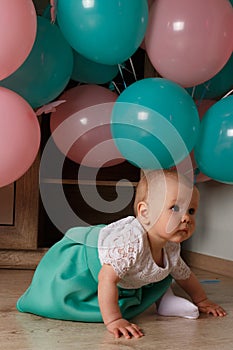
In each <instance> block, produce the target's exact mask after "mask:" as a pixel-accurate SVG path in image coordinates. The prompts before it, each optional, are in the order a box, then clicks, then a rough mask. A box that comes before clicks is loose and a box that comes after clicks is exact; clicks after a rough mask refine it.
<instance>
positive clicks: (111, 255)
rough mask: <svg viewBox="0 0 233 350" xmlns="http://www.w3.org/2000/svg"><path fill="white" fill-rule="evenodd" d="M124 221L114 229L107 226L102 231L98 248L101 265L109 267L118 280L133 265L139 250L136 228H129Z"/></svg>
mask: <svg viewBox="0 0 233 350" xmlns="http://www.w3.org/2000/svg"><path fill="white" fill-rule="evenodd" d="M125 221H126V220H125ZM125 221H123V224H122V222H121V221H120V222H119V223H120V224H119V223H117V225H116V227H114V226H113V225H109V226H107V227H105V228H104V229H102V230H101V233H100V239H99V247H98V250H99V259H100V262H101V264H102V265H103V264H108V265H111V266H112V267H113V269H114V270H115V272H116V274H117V275H118V277H119V278H122V277H123V276H124V275H125V274H126V273H127V272H128V271H129V269H130V268H131V267H132V266H133V265H134V264H135V262H136V260H137V257H138V254H139V252H140V249H141V248H140V247H141V239H140V237H139V236H138V232H137V231H138V230H137V227H136V228H135V227H131V225H127V224H128V222H127V221H126V222H125ZM129 223H130V224H132V223H131V222H129ZM119 226H120V227H119ZM122 226H123V227H122Z"/></svg>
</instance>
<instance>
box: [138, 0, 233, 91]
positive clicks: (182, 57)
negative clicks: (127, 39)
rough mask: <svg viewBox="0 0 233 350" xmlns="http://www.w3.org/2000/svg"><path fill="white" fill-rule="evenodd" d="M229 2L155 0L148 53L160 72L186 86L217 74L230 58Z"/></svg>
mask: <svg viewBox="0 0 233 350" xmlns="http://www.w3.org/2000/svg"><path fill="white" fill-rule="evenodd" d="M232 32H233V8H232V6H231V3H230V2H229V0H172V1H171V0H156V1H155V2H154V4H153V5H152V7H151V9H150V15H149V23H148V27H147V32H146V36H145V44H146V51H147V54H148V56H149V58H150V61H151V63H152V64H153V66H154V68H155V69H156V70H157V71H158V73H159V74H160V75H161V76H162V77H164V78H167V79H170V80H172V81H174V82H176V83H178V84H180V85H182V86H183V87H191V86H195V85H198V84H201V83H203V82H205V81H207V80H209V79H211V78H212V77H213V76H214V75H216V74H217V73H218V72H219V71H220V70H221V69H222V68H223V66H224V65H225V64H226V62H227V61H228V59H229V58H230V56H231V53H232V48H233V45H232V44H233V41H232Z"/></svg>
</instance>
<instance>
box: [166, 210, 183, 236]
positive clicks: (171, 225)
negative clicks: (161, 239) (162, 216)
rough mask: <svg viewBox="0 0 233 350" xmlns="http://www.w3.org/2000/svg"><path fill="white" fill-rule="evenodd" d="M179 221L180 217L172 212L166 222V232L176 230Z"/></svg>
mask: <svg viewBox="0 0 233 350" xmlns="http://www.w3.org/2000/svg"><path fill="white" fill-rule="evenodd" d="M180 221H181V220H180V217H179V216H178V215H177V214H175V213H174V214H172V215H171V216H170V218H169V220H168V222H167V225H166V232H167V233H171V232H172V231H174V230H176V229H177V227H178V226H179V224H180Z"/></svg>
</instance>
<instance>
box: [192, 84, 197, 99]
mask: <svg viewBox="0 0 233 350" xmlns="http://www.w3.org/2000/svg"><path fill="white" fill-rule="evenodd" d="M195 90H196V86H194V87H193V89H192V98H194V94H195Z"/></svg>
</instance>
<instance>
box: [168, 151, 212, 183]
mask: <svg viewBox="0 0 233 350" xmlns="http://www.w3.org/2000/svg"><path fill="white" fill-rule="evenodd" d="M189 157H190V158H191V164H192V168H190V160H189ZM175 168H176V167H173V168H172V169H175ZM179 172H180V173H181V174H184V175H186V176H188V175H189V174H190V173H194V181H195V183H199V182H206V181H209V180H211V179H210V178H209V177H208V176H206V175H204V174H203V173H201V172H200V171H198V168H197V164H196V161H195V158H194V152H193V151H192V152H191V153H190V154H189V156H188V157H186V158H185V159H184V160H183V161H182V162H180V164H179Z"/></svg>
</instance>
